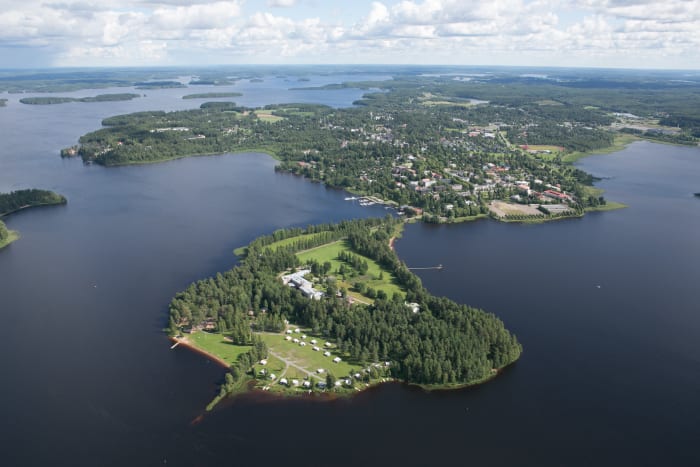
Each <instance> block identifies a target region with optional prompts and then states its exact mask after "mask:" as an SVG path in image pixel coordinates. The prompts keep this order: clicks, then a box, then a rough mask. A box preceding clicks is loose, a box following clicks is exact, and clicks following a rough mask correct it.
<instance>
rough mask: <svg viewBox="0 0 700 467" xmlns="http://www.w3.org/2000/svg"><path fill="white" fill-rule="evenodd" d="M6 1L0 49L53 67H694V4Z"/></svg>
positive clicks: (697, 24) (698, 23)
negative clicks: (44, 54)
mask: <svg viewBox="0 0 700 467" xmlns="http://www.w3.org/2000/svg"><path fill="white" fill-rule="evenodd" d="M4 3H7V5H5V6H4V8H3V9H2V10H0V47H2V46H13V47H26V48H28V49H29V50H31V49H32V48H33V47H44V48H46V49H47V50H50V51H52V52H51V53H52V54H53V56H54V57H55V58H56V61H55V63H56V64H68V63H70V64H77V63H78V62H79V61H80V60H81V59H83V60H85V64H92V63H94V62H95V61H98V62H99V63H107V62H109V61H110V60H112V61H113V62H114V63H115V64H117V63H118V64H125V63H128V61H129V60H135V61H139V60H140V61H144V60H152V63H159V62H162V63H165V62H167V61H168V60H170V56H169V53H172V52H173V51H177V56H178V58H179V59H180V60H185V59H186V57H187V55H186V53H185V52H183V51H186V52H187V53H189V54H190V56H191V57H193V58H196V59H197V61H198V62H200V63H201V62H202V60H206V57H209V59H210V60H212V61H215V62H217V63H220V62H221V57H234V58H232V59H234V60H240V61H246V62H255V61H264V62H268V63H274V62H277V61H298V62H346V63H353V62H355V63H357V62H380V63H390V62H392V61H402V62H414V63H415V62H420V63H430V62H432V63H435V62H443V63H465V64H469V63H478V60H481V62H482V63H484V62H488V61H489V60H495V61H493V62H492V63H496V64H507V63H520V62H522V61H527V60H528V59H529V60H531V61H532V62H533V63H538V64H548V65H556V64H560V63H561V64H570V62H572V61H574V62H576V60H575V58H574V57H579V60H578V62H577V64H580V65H596V64H602V63H606V64H619V65H620V66H634V64H635V63H637V64H639V65H640V66H682V65H685V66H688V65H692V66H693V67H700V0H668V1H658V0H655V1H641V0H530V1H528V0H495V1H488V2H487V1H483V0H382V1H374V2H372V3H370V4H369V5H364V4H360V3H357V4H354V5H356V6H355V8H358V6H357V5H364V6H363V7H362V8H366V9H365V11H364V12H356V15H355V16H352V15H346V14H341V15H335V14H334V13H333V12H334V11H335V10H337V7H334V9H324V8H322V6H323V5H322V4H320V3H317V4H316V5H317V7H318V8H314V10H313V11H314V16H313V17H308V16H306V17H304V16H301V13H300V12H301V11H303V10H297V9H294V10H292V9H289V10H281V9H279V8H283V7H293V6H295V5H299V4H300V3H301V2H299V1H298V0H268V1H265V2H262V1H259V2H258V3H253V2H252V1H250V0H249V1H248V2H247V3H246V4H245V8H244V2H243V0H228V1H223V0H222V1H215V0H99V1H97V0H95V1H92V2H88V1H87V0H75V1H74V0H22V1H20V0H4ZM273 8H275V10H272V9H273ZM345 8H346V9H345V10H343V11H344V12H345V13H347V12H348V11H349V8H350V7H345ZM272 11H275V12H280V13H281V12H284V13H288V14H273V13H272ZM358 17H361V18H362V19H361V20H359V21H358V20H356V19H351V18H358ZM145 57H149V58H148V59H147V58H145ZM669 57H670V58H669ZM681 57H684V59H683V60H682V59H681ZM8 65H11V64H8Z"/></svg>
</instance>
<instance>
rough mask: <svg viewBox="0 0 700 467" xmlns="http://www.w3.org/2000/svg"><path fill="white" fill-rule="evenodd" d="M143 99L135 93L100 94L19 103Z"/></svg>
mask: <svg viewBox="0 0 700 467" xmlns="http://www.w3.org/2000/svg"><path fill="white" fill-rule="evenodd" d="M137 97H141V95H140V94H133V93H116V94H98V95H97V96H94V97H55V96H47V97H23V98H22V99H20V100H19V101H20V102H21V103H22V104H29V105H54V104H66V103H68V102H115V101H130V100H132V99H136V98H137Z"/></svg>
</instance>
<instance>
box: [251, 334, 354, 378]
mask: <svg viewBox="0 0 700 467" xmlns="http://www.w3.org/2000/svg"><path fill="white" fill-rule="evenodd" d="M308 331H309V329H302V332H301V333H299V334H296V333H295V334H292V335H291V336H292V337H293V338H296V339H301V336H302V334H305V335H306V339H304V342H306V346H305V347H302V346H300V345H299V344H295V343H294V342H292V341H291V340H289V341H288V340H285V336H286V335H285V334H284V333H279V334H274V333H260V334H258V336H259V337H260V338H261V339H262V340H263V341H264V342H265V344H267V347H268V349H269V350H270V352H272V353H274V354H276V355H277V356H279V357H281V358H283V359H285V360H288V361H289V362H290V363H293V364H294V365H296V366H299V367H301V368H303V369H305V370H307V371H308V372H309V373H311V374H313V376H314V377H315V378H317V379H318V380H319V381H325V380H326V373H330V374H332V375H333V376H335V377H336V378H341V377H345V376H348V375H350V374H352V373H354V372H356V371H358V370H360V369H361V368H363V367H366V366H367V364H366V363H365V364H364V365H363V364H361V363H360V362H353V363H354V365H353V364H351V363H350V362H348V361H347V356H346V355H341V354H339V353H338V348H337V347H335V346H334V347H330V348H328V347H324V345H323V344H324V343H325V342H326V340H325V339H324V338H322V337H318V336H312V335H311V334H309V333H308ZM312 339H316V341H317V343H316V344H315V345H316V346H318V347H319V348H320V349H321V350H318V351H315V350H313V346H314V344H311V340H312ZM325 351H329V352H331V356H330V357H325V356H324V355H323V352H325ZM335 357H340V358H341V359H342V360H341V361H340V362H338V363H335V362H334V361H333V359H334V358H335ZM268 365H270V362H269V359H268ZM319 368H322V369H323V370H325V371H324V373H317V371H316V370H318V369H319ZM287 371H288V372H289V375H292V374H293V375H294V376H296V377H297V378H299V379H303V378H305V377H307V376H309V375H308V374H307V373H305V372H302V371H300V370H299V369H297V368H294V367H293V366H291V365H290V367H289V369H288V370H287ZM279 374H280V373H278V375H279ZM289 375H286V374H285V377H287V378H289ZM294 376H292V377H294Z"/></svg>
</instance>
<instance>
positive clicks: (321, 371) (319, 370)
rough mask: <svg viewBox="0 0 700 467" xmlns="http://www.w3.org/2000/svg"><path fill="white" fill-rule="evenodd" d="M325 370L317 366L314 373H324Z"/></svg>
mask: <svg viewBox="0 0 700 467" xmlns="http://www.w3.org/2000/svg"><path fill="white" fill-rule="evenodd" d="M325 371H326V370H324V369H323V368H319V369H318V370H316V373H318V374H319V375H320V374H321V373H324V372H325Z"/></svg>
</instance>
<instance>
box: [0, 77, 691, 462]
mask: <svg viewBox="0 0 700 467" xmlns="http://www.w3.org/2000/svg"><path fill="white" fill-rule="evenodd" d="M314 79H316V78H314ZM352 79H358V78H357V77H353V78H352ZM275 80H276V81H275ZM318 80H319V83H318V84H317V83H315V82H314V81H313V80H312V81H311V82H304V83H301V84H302V85H309V86H312V85H319V84H326V82H323V81H322V80H330V81H327V82H337V81H340V80H341V79H337V80H331V78H328V77H318ZM275 83H276V84H275ZM240 85H241V86H242V85H245V86H250V87H254V85H259V86H268V90H267V91H266V92H264V93H262V94H260V95H259V96H257V97H250V96H249V97H248V98H249V99H251V100H250V101H246V100H245V99H244V98H243V97H241V98H235V99H234V100H236V102H240V103H243V104H246V105H261V104H267V103H274V102H292V101H299V100H300V99H298V98H299V94H295V93H298V92H300V91H287V90H286V87H289V86H294V85H296V83H292V84H291V85H290V84H289V83H288V82H285V81H284V79H282V78H276V79H273V78H270V79H266V80H265V82H263V83H247V84H246V83H241V84H240ZM214 90H216V91H220V90H222V89H220V88H216V89H213V88H212V89H200V88H199V87H197V88H195V89H192V88H190V89H187V90H182V89H177V90H162V91H151V90H149V91H146V93H147V97H146V98H142V99H138V100H135V101H130V102H118V103H107V104H105V103H101V104H86V103H76V104H64V105H57V106H45V107H44V106H23V105H21V104H18V103H17V102H16V98H17V96H10V99H11V101H10V102H9V107H8V108H5V109H0V126H1V127H2V128H3V139H4V145H3V148H2V149H0V191H8V190H11V189H17V188H24V187H29V186H33V187H38V188H49V189H53V190H56V191H58V192H60V193H62V194H65V195H66V196H67V197H68V199H69V204H68V205H67V206H62V207H55V208H46V209H36V210H30V211H26V212H22V213H19V214H16V215H12V216H10V217H9V218H7V219H6V223H7V224H8V226H9V227H10V228H13V229H17V230H19V231H20V232H21V234H22V238H21V239H20V240H19V241H18V242H15V243H14V244H12V245H11V246H10V247H8V248H6V249H4V250H0V317H1V318H2V324H3V331H4V332H3V337H2V339H0V362H1V363H2V364H1V365H0V368H2V372H3V377H2V382H3V384H2V385H0V401H2V402H1V403H0V420H1V421H0V436H1V438H0V439H2V442H1V443H0V456H1V457H0V458H1V459H2V463H3V465H9V466H34V465H46V464H55V463H60V464H69V465H75V466H83V465H84V466H95V465H105V466H108V465H109V466H111V465H114V466H123V465H132V466H133V465H144V466H151V465H165V464H166V463H167V465H178V466H179V465H183V466H194V465H201V466H209V465H231V464H235V465H239V464H247V463H257V464H263V465H268V464H273V463H275V464H277V463H284V464H292V465H296V464H300V463H305V464H306V465H312V464H321V463H330V464H334V465H358V464H360V463H361V464H365V465H378V464H385V465H401V464H402V465H416V466H419V465H444V464H451V465H466V464H470V465H478V466H482V465H494V466H501V465H503V466H511V465H532V466H588V465H610V466H613V465H614V466H619V465H635V466H637V465H650V466H651V465H669V466H670V465H673V466H685V465H688V466H691V465H698V464H700V454H699V453H698V452H697V449H696V446H697V442H698V441H700V426H698V423H697V421H698V420H700V403H698V402H697V395H698V394H699V393H700V341H699V340H698V339H697V336H698V335H699V333H700V306H698V303H700V288H698V287H697V286H696V283H697V280H698V278H699V277H700V248H699V247H698V240H697V238H698V234H697V233H698V232H700V200H698V199H695V198H693V196H692V193H693V192H695V191H698V190H700V186H699V185H698V184H699V183H700V150H698V149H688V148H679V147H672V146H662V145H656V144H651V143H635V144H633V145H631V146H630V147H629V148H628V149H626V150H624V151H622V152H620V153H616V154H614V155H608V156H600V157H591V158H588V159H585V160H584V161H583V163H582V164H581V165H582V167H583V168H584V169H585V170H588V171H590V172H592V173H593V174H595V175H598V176H601V177H605V180H604V181H602V182H601V183H600V185H601V186H602V187H603V188H605V189H606V190H607V193H606V196H607V197H608V198H609V199H614V200H616V201H621V202H625V203H627V204H629V205H630V207H629V208H628V209H625V210H621V211H615V212H607V213H597V214H591V215H588V216H586V217H585V218H583V219H576V220H567V221H560V222H556V223H550V224H545V225H513V224H499V223H495V222H491V221H484V222H478V223H474V224H463V225H456V226H427V225H411V226H408V227H407V229H406V232H405V234H404V236H403V238H401V239H400V240H399V241H398V242H397V251H398V253H399V255H400V256H401V258H402V259H404V260H405V261H406V262H407V263H408V264H409V266H425V265H435V264H439V263H442V264H443V265H444V266H445V268H444V269H443V270H441V271H419V272H420V273H421V274H420V276H421V278H422V279H423V282H424V284H425V285H426V286H427V287H428V288H429V289H430V290H431V291H432V292H433V293H435V294H437V295H446V296H449V297H451V298H453V299H455V300H458V301H460V302H464V303H468V304H471V305H475V306H479V307H483V308H484V309H486V310H488V311H490V312H494V313H496V314H497V315H498V316H500V317H501V318H502V319H503V320H504V321H505V323H506V325H507V326H508V327H509V328H510V329H511V330H513V332H515V333H516V334H517V335H518V337H519V339H520V341H521V342H522V343H523V346H524V349H525V351H524V353H523V356H522V358H521V360H520V361H519V362H517V363H516V364H515V365H514V366H512V367H511V368H509V369H508V370H506V371H505V372H504V373H503V374H502V375H501V376H500V377H498V378H497V379H495V380H494V381H492V382H490V383H488V384H486V385H483V386H480V387H477V388H472V389H468V390H462V391H454V392H446V393H431V394H426V393H423V392H422V391H420V390H417V389H413V388H406V387H404V386H401V385H398V384H395V385H388V386H384V387H379V388H376V389H374V390H371V391H367V392H365V393H363V394H361V395H359V396H358V397H356V398H354V399H352V400H349V401H348V400H343V401H332V402H318V401H314V400H274V399H271V398H269V397H264V396H259V395H254V394H251V395H247V396H245V397H243V398H240V399H237V400H235V401H232V402H230V401H229V402H228V403H226V404H223V405H222V406H221V407H219V408H218V409H217V410H215V411H214V412H213V413H211V414H208V415H206V416H205V417H204V418H203V419H202V420H201V422H199V423H194V424H193V423H191V422H192V421H193V420H195V419H196V418H197V417H198V416H199V415H201V414H202V408H203V407H204V406H205V405H206V403H207V402H208V401H209V400H210V399H211V397H212V396H213V395H214V394H215V392H216V389H217V387H216V386H217V384H218V383H219V382H220V381H221V380H222V378H223V372H222V370H221V369H220V368H219V367H217V366H216V365H214V364H211V363H210V362H208V361H207V360H205V359H203V358H201V357H199V356H197V355H194V354H192V353H191V352H188V351H187V350H186V349H176V350H173V351H171V350H169V343H168V341H167V339H166V338H165V336H164V335H163V334H162V332H161V328H162V327H164V326H165V323H166V317H167V304H168V302H169V300H170V298H171V297H172V296H173V294H174V293H176V292H177V291H179V290H181V289H183V288H184V287H186V285H187V284H188V283H190V282H191V281H193V280H196V279H199V278H203V277H206V276H208V275H211V274H214V273H216V272H217V271H223V270H225V269H227V268H230V267H231V266H232V265H234V264H235V258H234V257H233V255H232V254H231V250H233V248H235V247H237V246H240V245H242V244H245V243H247V242H248V241H250V240H251V239H253V238H255V237H256V236H258V235H261V234H264V233H269V232H270V231H272V230H274V229H276V228H280V227H286V226H292V225H306V224H310V223H316V222H326V221H335V220H340V219H345V218H354V217H362V216H368V215H384V214H385V212H386V211H384V209H382V208H380V207H376V206H374V207H371V208H362V207H360V206H358V205H357V204H353V203H351V202H346V201H343V198H344V197H345V196H346V195H345V194H344V193H342V192H338V191H334V190H327V189H325V188H324V187H323V186H321V185H318V184H313V183H309V182H307V181H305V180H303V179H300V178H297V177H293V176H289V175H282V174H277V173H275V172H274V171H273V166H274V161H273V160H272V159H271V158H269V157H267V156H264V155H260V154H242V155H235V156H214V157H201V158H191V159H183V160H179V161H173V162H168V163H163V164H156V165H149V166H141V167H122V168H111V169H105V168H102V167H98V166H89V167H86V166H83V165H82V164H81V163H80V162H79V161H77V160H61V159H60V158H59V157H58V151H59V149H60V148H61V147H64V146H68V145H70V144H74V143H75V141H76V140H77V138H78V136H80V135H81V134H83V133H85V132H86V131H90V130H92V129H95V128H97V127H98V126H99V121H100V119H101V118H103V117H106V116H110V115H114V114H118V113H123V112H131V111H136V110H145V109H156V108H163V109H177V108H191V107H196V106H198V105H199V103H200V102H198V101H182V100H181V99H179V96H181V95H183V94H187V93H193V92H207V91H214ZM118 91H121V89H120V90H109V92H118ZM102 92H106V91H104V90H100V91H94V90H91V91H82V92H81V93H82V95H95V94H97V93H102ZM241 92H244V93H245V92H246V91H244V90H241ZM251 92H252V91H251ZM303 92H304V93H311V94H309V96H307V98H306V99H308V100H307V101H316V102H322V103H327V104H330V105H350V104H351V103H352V101H354V100H355V99H357V98H358V97H359V96H360V95H361V92H360V91H358V90H340V91H303ZM76 94H77V93H76ZM62 95H63V94H62ZM13 99H14V100H13ZM598 286H600V287H598Z"/></svg>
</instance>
